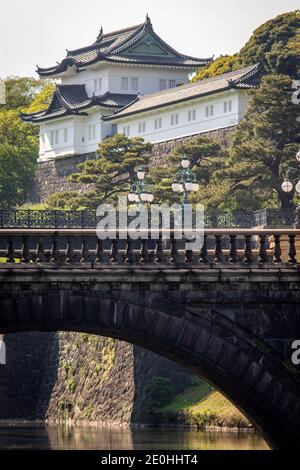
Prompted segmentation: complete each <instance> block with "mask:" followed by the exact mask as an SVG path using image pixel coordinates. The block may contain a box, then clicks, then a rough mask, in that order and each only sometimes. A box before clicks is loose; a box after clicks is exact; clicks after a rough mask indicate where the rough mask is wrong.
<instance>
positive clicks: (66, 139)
mask: <svg viewBox="0 0 300 470" xmlns="http://www.w3.org/2000/svg"><path fill="white" fill-rule="evenodd" d="M68 131H69V129H68V128H67V127H66V128H65V129H64V143H66V142H68Z"/></svg>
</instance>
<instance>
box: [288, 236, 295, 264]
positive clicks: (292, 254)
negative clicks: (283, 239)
mask: <svg viewBox="0 0 300 470" xmlns="http://www.w3.org/2000/svg"><path fill="white" fill-rule="evenodd" d="M289 244H290V249H289V259H288V263H289V264H297V260H296V246H295V235H289Z"/></svg>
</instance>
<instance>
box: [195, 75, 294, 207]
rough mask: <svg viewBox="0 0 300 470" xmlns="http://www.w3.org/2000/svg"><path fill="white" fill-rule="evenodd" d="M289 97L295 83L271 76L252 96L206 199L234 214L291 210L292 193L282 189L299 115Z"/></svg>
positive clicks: (292, 157)
mask: <svg viewBox="0 0 300 470" xmlns="http://www.w3.org/2000/svg"><path fill="white" fill-rule="evenodd" d="M291 94H292V80H291V78H290V77H288V76H286V75H267V76H265V77H264V78H263V80H262V83H261V86H260V88H259V89H258V90H255V91H253V92H251V96H250V101H249V105H248V109H247V112H246V115H245V117H244V119H243V120H242V121H241V122H240V124H239V125H238V126H237V128H236V130H235V132H234V133H233V142H232V145H231V146H230V148H229V149H228V152H226V154H225V155H226V158H225V159H224V162H223V164H222V168H221V169H219V170H216V171H215V172H212V173H211V176H210V185H209V191H210V192H211V196H210V197H208V200H210V198H212V199H214V198H216V200H217V201H218V199H220V204H219V205H221V206H222V207H224V206H225V207H226V206H227V208H231V209H233V208H239V209H244V210H252V209H259V208H261V207H266V206H267V207H270V206H273V205H274V206H278V205H279V206H280V207H282V208H290V207H292V205H293V197H294V193H293V192H291V193H284V192H283V191H282V189H281V185H282V182H283V179H284V176H285V173H286V170H287V168H288V167H293V166H294V167H295V154H296V152H297V150H298V146H299V143H300V128H299V123H298V122H297V120H296V118H297V115H298V112H299V110H298V107H297V106H295V105H294V104H293V103H292V101H291ZM214 195H215V196H214ZM207 196H209V195H207ZM197 199H198V200H201V193H199V194H197Z"/></svg>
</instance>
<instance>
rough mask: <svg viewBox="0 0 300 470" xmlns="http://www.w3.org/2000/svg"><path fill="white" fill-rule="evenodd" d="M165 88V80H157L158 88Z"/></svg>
mask: <svg viewBox="0 0 300 470" xmlns="http://www.w3.org/2000/svg"><path fill="white" fill-rule="evenodd" d="M166 88H167V82H166V80H165V79H161V80H159V89H160V91H162V90H165V89H166Z"/></svg>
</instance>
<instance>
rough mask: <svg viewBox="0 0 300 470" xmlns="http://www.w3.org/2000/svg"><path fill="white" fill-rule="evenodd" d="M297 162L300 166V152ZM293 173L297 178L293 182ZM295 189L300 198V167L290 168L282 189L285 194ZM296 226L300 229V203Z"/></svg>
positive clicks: (297, 155)
mask: <svg viewBox="0 0 300 470" xmlns="http://www.w3.org/2000/svg"><path fill="white" fill-rule="evenodd" d="M296 160H297V162H298V163H299V165H300V150H299V152H297V154H296ZM293 173H294V174H295V175H297V176H296V178H294V180H292V181H291V178H290V177H291V175H292V174H293ZM298 178H299V179H298ZM297 179H298V181H297ZM296 181H297V182H296ZM294 187H295V191H296V193H297V195H298V197H299V198H300V166H299V168H288V170H287V172H286V175H285V178H284V182H283V183H282V185H281V189H282V191H284V192H285V193H290V192H291V191H293V189H294ZM294 226H295V228H300V202H299V204H298V207H297V208H296V211H295V223H294Z"/></svg>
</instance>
